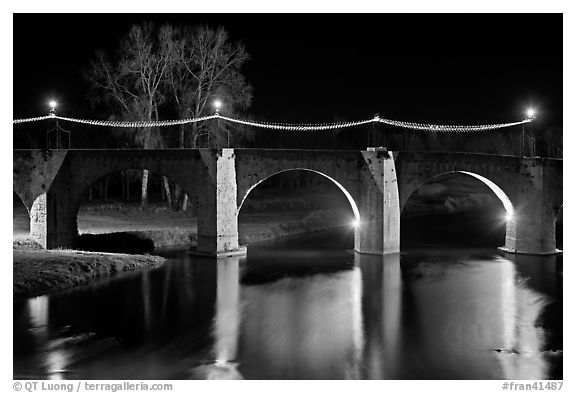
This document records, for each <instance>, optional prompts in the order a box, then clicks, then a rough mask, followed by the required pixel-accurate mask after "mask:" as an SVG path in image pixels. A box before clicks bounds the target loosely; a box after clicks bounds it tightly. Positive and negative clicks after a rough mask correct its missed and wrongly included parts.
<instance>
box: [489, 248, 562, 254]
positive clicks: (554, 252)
mask: <svg viewBox="0 0 576 393" xmlns="http://www.w3.org/2000/svg"><path fill="white" fill-rule="evenodd" d="M498 250H500V251H503V252H505V253H508V254H523V255H542V256H544V255H556V254H562V253H563V252H564V251H562V250H559V249H555V250H554V251H544V252H533V251H529V252H526V251H520V250H515V249H511V248H508V247H506V246H503V247H498Z"/></svg>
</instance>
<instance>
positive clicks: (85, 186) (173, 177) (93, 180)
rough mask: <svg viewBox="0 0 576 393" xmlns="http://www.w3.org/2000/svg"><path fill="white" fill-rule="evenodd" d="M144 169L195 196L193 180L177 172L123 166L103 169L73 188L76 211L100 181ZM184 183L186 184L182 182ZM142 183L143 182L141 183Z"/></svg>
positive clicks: (73, 204) (189, 195)
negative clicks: (108, 169) (187, 179)
mask: <svg viewBox="0 0 576 393" xmlns="http://www.w3.org/2000/svg"><path fill="white" fill-rule="evenodd" d="M134 170H136V171H143V170H148V172H149V176H150V175H155V176H161V177H165V178H167V179H168V181H170V182H172V183H174V184H177V185H178V186H179V187H180V189H181V190H182V192H184V193H185V194H187V195H188V197H189V198H190V199H192V197H193V195H194V194H193V192H194V191H195V190H194V189H193V188H192V182H190V181H182V179H181V178H180V176H178V175H177V174H173V173H170V174H169V173H167V171H166V172H165V171H157V170H156V169H154V170H150V169H148V168H142V167H134V166H123V167H121V168H115V169H113V170H111V171H103V172H100V173H97V174H95V175H94V176H90V177H87V178H85V179H84V181H83V182H82V183H81V184H79V185H78V187H76V188H74V189H73V190H72V206H73V208H74V213H75V214H78V210H79V208H80V206H81V205H82V203H83V202H84V198H85V197H86V195H87V194H88V192H89V191H90V188H92V187H93V186H94V185H95V184H98V182H99V181H101V180H103V179H106V178H107V177H109V176H112V175H115V174H119V173H122V172H126V171H134ZM182 183H184V184H182ZM140 185H141V183H140ZM150 186H151V184H150V183H148V187H149V188H150ZM140 190H141V188H138V191H139V192H140Z"/></svg>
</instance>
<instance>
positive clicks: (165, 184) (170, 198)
mask: <svg viewBox="0 0 576 393" xmlns="http://www.w3.org/2000/svg"><path fill="white" fill-rule="evenodd" d="M162 181H163V182H164V192H165V193H166V201H167V202H168V209H172V196H171V195H170V184H169V183H168V178H167V177H166V176H162Z"/></svg>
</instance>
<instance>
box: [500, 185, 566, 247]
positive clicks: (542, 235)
mask: <svg viewBox="0 0 576 393" xmlns="http://www.w3.org/2000/svg"><path fill="white" fill-rule="evenodd" d="M541 199H542V195H541V194H540V195H536V196H535V197H530V198H528V203H525V204H522V205H521V206H520V207H519V208H517V209H516V210H515V212H514V215H513V216H512V217H511V218H510V219H509V220H508V223H507V225H506V242H505V245H504V247H500V250H502V251H505V252H508V253H513V254H531V255H551V254H557V253H559V250H557V249H556V214H555V211H554V210H553V209H551V208H550V207H549V206H547V205H546V204H545V203H543V201H541Z"/></svg>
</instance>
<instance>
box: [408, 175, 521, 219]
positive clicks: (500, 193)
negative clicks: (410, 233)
mask: <svg viewBox="0 0 576 393" xmlns="http://www.w3.org/2000/svg"><path fill="white" fill-rule="evenodd" d="M454 173H460V174H463V175H466V176H470V177H473V178H475V179H477V180H479V181H480V182H482V183H483V184H484V185H486V186H487V187H488V188H489V189H490V190H491V191H492V192H493V193H494V195H496V197H497V198H498V199H499V200H500V202H502V205H503V206H504V209H505V210H506V213H507V214H508V215H513V214H514V206H513V204H512V202H511V200H510V198H509V197H508V195H507V194H506V193H505V192H504V190H502V188H500V187H499V186H498V185H497V184H496V183H494V182H493V181H491V180H490V179H488V178H486V177H484V176H482V175H479V174H477V173H474V172H469V171H461V170H454V171H447V172H443V173H439V174H436V175H433V176H432V177H430V178H428V179H427V180H425V181H423V182H421V183H419V184H418V185H417V186H416V187H414V189H412V190H411V191H410V192H409V194H408V195H406V197H405V199H404V201H403V203H402V206H401V210H402V211H403V210H404V207H405V206H406V203H407V202H408V200H409V199H410V197H411V196H412V195H413V194H414V192H416V191H417V190H418V189H419V188H420V187H422V186H423V185H424V184H426V183H429V182H430V181H432V180H433V179H436V178H438V177H441V176H445V175H448V174H454Z"/></svg>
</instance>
